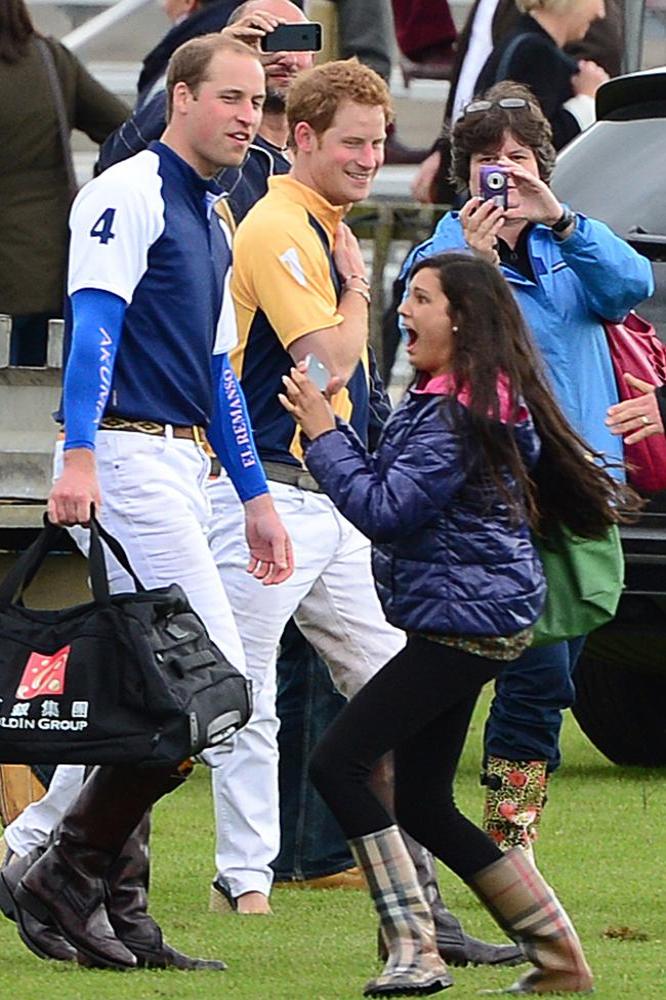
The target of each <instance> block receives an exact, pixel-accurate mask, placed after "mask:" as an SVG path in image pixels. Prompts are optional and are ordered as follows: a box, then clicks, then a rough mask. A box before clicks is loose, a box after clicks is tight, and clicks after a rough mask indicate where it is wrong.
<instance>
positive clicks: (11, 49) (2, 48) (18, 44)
mask: <svg viewBox="0 0 666 1000" xmlns="http://www.w3.org/2000/svg"><path fill="white" fill-rule="evenodd" d="M34 34H36V32H35V28H34V25H33V23H32V20H31V18H30V14H29V13H28V8H27V7H26V5H25V3H24V2H23V0H2V2H1V3H0V62H6V63H15V62H18V60H19V59H20V58H21V57H22V56H24V55H25V53H26V51H27V49H28V42H29V41H30V39H31V38H32V36H33V35H34Z"/></svg>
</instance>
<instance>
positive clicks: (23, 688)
mask: <svg viewBox="0 0 666 1000" xmlns="http://www.w3.org/2000/svg"><path fill="white" fill-rule="evenodd" d="M71 648H72V647H71V646H63V647H62V649H59V650H58V652H57V653H53V655H52V656H47V655H46V654H45V653H31V654H30V656H29V657H28V662H27V663H26V665H25V670H24V671H23V677H21V680H20V681H19V686H18V687H17V689H16V697H17V698H22V699H23V700H26V701H27V700H28V699H29V698H38V697H39V696H40V695H43V694H48V695H51V696H53V695H58V694H63V693H64V691H65V671H66V670H67V660H68V659H69V653H70V650H71Z"/></svg>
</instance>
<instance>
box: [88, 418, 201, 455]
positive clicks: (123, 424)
mask: <svg viewBox="0 0 666 1000" xmlns="http://www.w3.org/2000/svg"><path fill="white" fill-rule="evenodd" d="M169 427H170V428H171V433H172V434H173V436H174V437H175V438H185V440H187V441H194V442H195V444H198V445H199V447H201V448H205V447H206V446H207V444H208V441H207V440H206V432H205V431H204V429H203V427H198V426H196V425H194V426H193V427H175V426H173V425H172V424H159V423H157V422H156V421H154V420H128V419H127V418H126V417H116V416H108V417H102V419H101V420H100V422H99V429H100V430H101V431H130V432H133V433H135V434H152V435H154V436H155V437H165V436H166V434H167V433H168V428H169Z"/></svg>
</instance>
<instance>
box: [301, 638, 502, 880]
mask: <svg viewBox="0 0 666 1000" xmlns="http://www.w3.org/2000/svg"><path fill="white" fill-rule="evenodd" d="M501 666H502V664H501V663H500V662H498V661H496V660H488V659H485V658H484V657H481V656H474V655H473V654H471V653H464V652H462V651H461V650H459V649H454V648H453V647H451V646H444V645H442V644H441V643H436V642H430V641H429V640H428V639H423V638H420V637H418V636H412V637H410V638H409V639H408V640H407V645H406V646H405V648H404V649H403V650H402V651H401V652H400V653H398V655H397V656H395V657H394V658H393V659H392V660H390V661H389V663H387V664H386V666H385V667H383V668H382V669H381V670H380V671H379V673H378V674H376V676H375V677H373V678H372V680H371V681H369V682H368V683H367V684H366V685H365V687H364V688H362V689H361V690H360V691H359V693H358V694H357V695H356V696H355V697H354V698H352V700H351V701H350V702H349V703H348V704H347V705H346V706H345V707H344V708H343V710H342V712H341V713H340V715H339V716H338V717H337V719H336V720H335V721H334V722H333V723H332V725H331V726H330V727H329V728H328V729H327V730H326V732H325V734H324V736H323V737H322V739H321V740H320V742H319V744H318V745H317V747H316V749H315V751H314V753H313V755H312V759H311V761H310V775H311V778H312V780H313V782H314V784H315V785H316V787H317V789H318V790H319V792H320V794H321V795H322V797H323V798H324V799H325V800H326V802H327V803H328V805H329V807H330V808H331V810H332V811H333V813H334V814H335V816H336V817H337V819H338V822H339V823H340V826H341V827H342V829H343V831H344V833H345V836H346V837H348V838H353V837H362V836H364V835H365V834H368V833H376V832H377V831H379V830H385V829H386V827H388V826H391V824H392V823H393V822H395V820H394V819H393V818H392V817H391V816H389V815H388V813H387V812H386V810H385V808H384V807H383V806H382V805H381V803H380V802H379V801H378V800H377V798H375V796H374V795H373V793H372V792H371V790H370V788H369V786H368V779H369V777H370V773H371V771H372V768H373V765H374V764H375V763H376V762H377V761H378V760H379V758H380V757H383V756H384V754H386V753H387V752H388V751H389V750H392V751H393V755H394V767H395V812H396V816H395V819H396V820H397V821H398V823H399V824H400V826H402V827H403V828H404V829H405V830H406V831H407V832H408V833H410V834H411V835H412V837H414V839H415V840H417V841H418V842H419V843H420V844H423V846H424V847H427V848H428V850H429V851H431V852H432V853H433V854H434V855H435V856H436V857H438V858H440V860H441V861H443V862H444V864H445V865H447V867H448V868H450V869H451V870H452V871H453V872H455V873H456V875H459V876H460V878H462V879H467V878H469V877H470V876H472V875H474V874H475V873H476V872H478V871H480V870H481V869H482V868H485V867H486V866H487V865H490V864H492V863H493V862H494V861H496V860H498V858H500V857H501V856H502V855H501V852H500V850H499V848H498V847H497V846H496V844H495V843H494V842H493V841H492V840H491V839H490V838H489V837H488V836H486V834H485V833H484V832H483V831H482V830H480V829H479V828H478V827H477V826H475V825H474V824H473V823H471V822H470V821H469V820H468V819H467V818H466V817H465V816H463V815H462V813H461V812H459V810H458V809H457V807H456V804H455V800H454V797H453V780H454V777H455V773H456V768H457V766H458V760H459V759H460V754H461V753H462V749H463V745H464V742H465V736H466V734H467V730H468V728H469V723H470V719H471V716H472V712H473V711H474V706H475V704H476V701H477V698H478V696H479V692H480V691H481V688H482V687H483V685H484V684H485V683H486V682H487V681H489V680H492V679H493V678H494V677H496V676H497V674H498V673H499V671H500V669H501Z"/></svg>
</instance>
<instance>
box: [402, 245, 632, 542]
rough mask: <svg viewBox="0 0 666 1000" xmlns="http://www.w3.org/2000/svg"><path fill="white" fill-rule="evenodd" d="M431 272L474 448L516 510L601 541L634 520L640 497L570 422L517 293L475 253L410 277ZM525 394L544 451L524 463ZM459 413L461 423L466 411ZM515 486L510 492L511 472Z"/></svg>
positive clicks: (545, 526) (542, 526)
mask: <svg viewBox="0 0 666 1000" xmlns="http://www.w3.org/2000/svg"><path fill="white" fill-rule="evenodd" d="M425 268H428V269H430V270H432V271H435V273H436V274H437V276H438V279H439V283H440V286H441V288H442V291H443V292H444V294H445V295H446V297H447V299H448V300H449V314H450V319H451V322H452V324H453V325H454V326H455V327H457V331H456V332H455V333H454V336H453V351H452V356H451V363H452V370H451V374H452V376H453V379H454V384H455V387H456V389H455V391H456V393H457V392H460V391H461V390H462V389H463V388H466V389H467V391H468V392H469V396H470V402H469V405H468V407H467V408H466V409H467V416H466V417H465V418H464V419H465V420H466V421H470V422H471V436H472V439H473V443H474V448H473V452H474V454H475V455H476V456H477V459H480V462H477V464H478V465H480V467H481V468H483V469H484V470H485V475H490V477H491V479H492V482H493V484H494V485H495V488H496V490H497V492H498V493H499V494H500V496H501V497H502V498H503V499H504V500H505V502H506V503H507V505H508V507H509V509H510V511H511V512H512V514H513V516H514V517H515V516H519V515H520V514H522V513H523V512H524V513H526V515H527V518H528V520H529V522H530V525H531V527H532V528H533V529H534V530H535V531H536V532H537V533H539V534H542V535H551V534H554V533H556V532H557V530H558V528H559V526H560V525H562V524H563V525H566V527H568V528H569V529H570V530H571V531H573V532H574V533H575V534H577V535H582V536H583V537H585V538H598V537H600V536H601V535H603V534H604V532H605V531H606V530H607V529H608V527H609V526H610V525H611V524H614V523H617V522H620V521H623V520H627V517H628V513H629V512H630V511H634V510H637V509H638V508H639V507H640V505H641V501H640V498H639V497H638V496H637V494H636V493H634V491H633V490H632V489H631V488H630V487H628V486H625V485H624V484H623V483H619V482H618V481H617V480H615V479H613V477H612V476H610V475H609V474H608V472H607V471H606V470H607V468H609V466H610V464H611V463H608V462H607V461H606V460H605V459H604V457H603V456H602V455H600V454H598V453H596V452H594V451H593V449H592V448H591V447H590V446H589V445H588V444H587V442H585V441H584V440H583V438H581V437H580V435H578V434H577V433H576V432H575V431H574V430H573V428H572V427H571V426H570V425H569V423H568V422H567V419H566V417H565V416H564V414H563V413H562V411H561V410H560V407H559V405H558V403H557V402H556V400H555V398H554V397H553V394H552V391H551V389H550V387H549V385H548V379H547V376H546V374H545V371H544V368H543V365H542V362H541V359H540V356H539V354H538V352H537V349H536V348H535V346H534V344H533V342H532V338H531V336H530V334H529V332H528V330H527V327H526V326H525V323H524V321H523V318H522V315H521V313H520V310H519V308H518V306H517V304H516V301H515V299H514V297H513V295H512V293H511V290H510V288H509V286H508V284H507V282H506V281H505V279H504V277H503V276H502V274H501V273H500V271H499V269H498V268H497V267H495V266H494V265H492V264H490V263H489V262H487V261H485V260H483V259H482V258H481V257H478V256H475V255H473V254H467V253H442V254H438V255H436V256H434V257H428V258H426V259H425V260H422V261H420V262H419V263H417V264H416V265H415V267H414V268H413V269H412V272H411V274H410V279H411V278H412V277H413V276H414V275H415V274H417V273H418V272H419V271H422V270H424V269H425ZM501 376H504V377H505V379H506V383H507V391H508V394H509V412H510V414H513V418H511V419H509V420H508V421H506V422H502V421H500V401H499V398H498V382H499V380H500V377H501ZM521 400H524V402H525V404H526V405H527V407H528V409H529V410H530V413H531V414H532V418H533V420H534V425H535V427H536V430H537V432H538V434H539V437H540V439H541V454H540V457H539V460H538V462H537V464H536V466H535V467H534V469H532V470H531V471H529V472H528V470H527V469H526V467H525V464H524V462H523V459H522V456H521V453H520V449H519V447H518V444H517V442H516V437H515V434H514V433H513V431H512V423H513V422H515V419H516V416H517V414H518V413H519V407H520V402H521ZM450 412H451V418H452V419H454V420H459V421H462V420H463V416H462V411H461V410H460V408H457V407H453V408H451V409H450ZM507 471H508V472H509V474H510V477H511V478H512V479H513V481H514V482H515V484H516V487H515V488H513V489H512V488H511V486H510V484H509V482H508V481H507V476H506V472H507Z"/></svg>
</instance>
